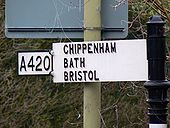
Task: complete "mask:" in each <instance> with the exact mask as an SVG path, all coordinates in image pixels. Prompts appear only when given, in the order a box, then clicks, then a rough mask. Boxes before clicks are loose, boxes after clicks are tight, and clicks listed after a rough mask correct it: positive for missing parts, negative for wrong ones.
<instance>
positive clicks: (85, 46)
mask: <svg viewBox="0 0 170 128" xmlns="http://www.w3.org/2000/svg"><path fill="white" fill-rule="evenodd" d="M82 46H83V48H82V53H83V54H84V51H85V50H86V49H87V45H86V44H82Z"/></svg>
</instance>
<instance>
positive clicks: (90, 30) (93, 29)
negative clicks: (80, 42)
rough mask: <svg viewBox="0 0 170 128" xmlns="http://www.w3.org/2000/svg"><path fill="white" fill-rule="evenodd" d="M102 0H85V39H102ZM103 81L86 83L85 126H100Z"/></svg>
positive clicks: (91, 127) (98, 127)
mask: <svg viewBox="0 0 170 128" xmlns="http://www.w3.org/2000/svg"><path fill="white" fill-rule="evenodd" d="M100 9H101V0H84V29H85V30H84V41H97V40H101V12H100V11H101V10H100ZM100 108H101V83H86V84H84V124H83V127H84V128H100V123H101V120H100Z"/></svg>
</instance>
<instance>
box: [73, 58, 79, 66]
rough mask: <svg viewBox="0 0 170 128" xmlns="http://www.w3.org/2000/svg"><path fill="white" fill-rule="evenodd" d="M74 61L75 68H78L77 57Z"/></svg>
mask: <svg viewBox="0 0 170 128" xmlns="http://www.w3.org/2000/svg"><path fill="white" fill-rule="evenodd" d="M74 60H75V65H76V68H78V60H79V58H78V57H75V58H74Z"/></svg>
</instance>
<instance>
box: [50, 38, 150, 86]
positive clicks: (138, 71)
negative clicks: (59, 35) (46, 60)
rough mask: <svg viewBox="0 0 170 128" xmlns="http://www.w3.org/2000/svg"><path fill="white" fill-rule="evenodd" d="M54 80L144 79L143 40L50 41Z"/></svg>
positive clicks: (144, 46)
mask: <svg viewBox="0 0 170 128" xmlns="http://www.w3.org/2000/svg"><path fill="white" fill-rule="evenodd" d="M53 51H54V58H53V60H54V61H53V66H54V73H53V74H54V82H55V83H57V82H105V81H146V80H147V79H148V66H147V55H146V53H147V52H146V40H144V39H143V40H118V41H94V42H75V43H54V44H53Z"/></svg>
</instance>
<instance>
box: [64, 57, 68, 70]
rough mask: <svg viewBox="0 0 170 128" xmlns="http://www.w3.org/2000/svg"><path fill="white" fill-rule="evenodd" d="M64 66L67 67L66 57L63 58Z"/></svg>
mask: <svg viewBox="0 0 170 128" xmlns="http://www.w3.org/2000/svg"><path fill="white" fill-rule="evenodd" d="M64 68H68V60H67V58H64Z"/></svg>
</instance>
